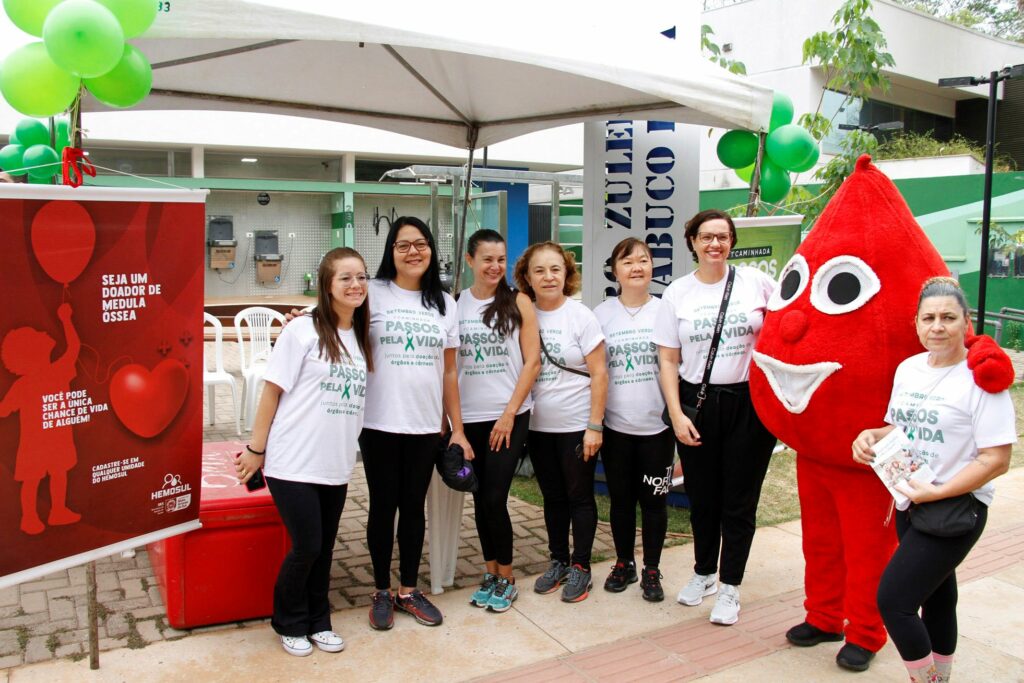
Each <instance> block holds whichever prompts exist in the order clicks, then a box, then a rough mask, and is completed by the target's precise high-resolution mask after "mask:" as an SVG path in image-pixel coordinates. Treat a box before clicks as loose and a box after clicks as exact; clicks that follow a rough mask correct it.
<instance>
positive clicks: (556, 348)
mask: <svg viewBox="0 0 1024 683" xmlns="http://www.w3.org/2000/svg"><path fill="white" fill-rule="evenodd" d="M535 308H536V307H535ZM536 310H537V323H538V325H539V326H540V336H541V343H542V344H543V345H544V347H545V348H546V349H547V352H548V354H550V355H551V357H552V358H554V359H555V360H556V361H558V362H559V363H560V364H561V365H564V366H565V367H567V368H573V369H575V370H581V371H583V372H587V361H586V355H587V354H588V353H590V352H591V351H593V350H594V349H595V348H597V345H598V344H600V343H601V342H602V341H604V335H603V334H601V324H600V323H598V322H597V318H596V317H595V316H594V313H593V311H591V310H590V309H589V308H587V307H586V306H584V305H583V304H581V303H580V302H578V301H574V300H573V299H566V300H565V303H564V304H562V305H561V306H560V307H559V308H558V309H557V310H554V311H542V310H540V309H539V308H538V309H536ZM589 420H590V378H589V377H583V376H581V375H576V374H574V373H571V372H566V371H565V370H562V369H561V368H559V367H558V366H556V365H552V364H551V362H550V361H549V360H548V357H547V354H545V353H544V352H543V351H542V352H541V354H540V375H539V376H538V377H537V382H536V383H535V384H534V385H533V413H532V414H531V415H530V429H531V430H533V431H535V432H554V433H565V432H579V431H583V430H584V429H586V428H587V422H588V421H589Z"/></svg>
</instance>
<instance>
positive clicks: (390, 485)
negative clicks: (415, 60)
mask: <svg viewBox="0 0 1024 683" xmlns="http://www.w3.org/2000/svg"><path fill="white" fill-rule="evenodd" d="M370 302H371V306H372V308H371V311H372V314H371V317H370V338H371V342H370V348H371V349H372V352H373V365H374V370H373V372H371V373H370V379H369V382H368V386H367V397H366V422H365V425H364V427H363V432H362V434H361V435H360V436H359V446H360V449H361V451H362V454H363V468H364V470H365V472H366V484H367V488H368V489H369V493H370V513H369V519H368V520H367V524H366V539H367V545H369V547H370V559H371V561H372V563H373V579H374V583H375V586H376V589H375V591H374V594H373V602H372V604H371V606H370V625H371V626H372V627H373V628H375V629H381V630H383V629H389V628H391V626H392V625H393V623H394V617H393V613H394V610H395V609H397V610H399V611H401V612H406V613H407V614H410V615H412V616H413V617H414V618H415V619H416V621H418V622H419V623H421V624H425V625H427V626H437V625H438V624H440V623H441V621H442V615H441V612H440V611H439V610H438V609H437V608H436V607H435V606H434V605H433V604H431V602H430V601H429V600H428V599H427V597H426V596H425V595H424V594H423V593H422V592H420V591H419V590H418V589H417V588H416V582H417V576H418V575H419V568H420V560H421V559H422V555H423V534H424V530H425V527H426V520H425V518H424V514H423V506H424V501H425V500H426V496H427V488H428V487H429V486H430V479H431V474H432V472H433V469H434V455H435V452H436V450H437V447H438V443H439V442H440V439H441V432H442V430H447V429H448V428H449V424H448V423H450V428H451V442H452V443H453V444H459V445H460V446H462V448H463V449H464V451H465V453H466V457H467V458H469V459H472V457H473V449H472V448H471V447H470V445H469V442H468V441H467V440H466V437H465V434H464V433H463V427H462V412H461V407H460V405H459V385H458V369H457V366H456V357H457V350H458V346H459V320H458V313H457V311H456V308H455V300H454V299H452V297H451V296H450V295H449V294H448V293H447V292H445V291H444V288H443V287H442V285H441V271H440V267H439V265H438V260H437V250H436V249H435V246H434V238H433V235H431V233H430V230H429V229H428V228H427V226H426V224H425V223H424V222H423V221H421V220H420V219H418V218H413V217H411V216H402V217H400V218H397V219H395V221H394V222H393V223H392V225H391V230H389V231H388V235H387V239H386V240H385V244H384V256H383V258H382V259H381V262H380V268H378V269H377V277H376V279H374V280H372V281H371V282H370ZM443 423H444V424H443ZM396 513H397V515H398V528H397V536H398V555H399V580H400V586H399V588H398V592H397V593H396V594H395V595H394V596H392V594H391V556H392V553H393V551H394V545H395V535H396V534H395V531H396V530H395V515H396Z"/></svg>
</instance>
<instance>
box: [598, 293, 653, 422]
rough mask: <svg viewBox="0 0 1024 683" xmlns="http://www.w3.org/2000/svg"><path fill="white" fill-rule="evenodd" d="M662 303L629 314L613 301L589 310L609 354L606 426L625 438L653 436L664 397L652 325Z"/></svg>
mask: <svg viewBox="0 0 1024 683" xmlns="http://www.w3.org/2000/svg"><path fill="white" fill-rule="evenodd" d="M664 305H665V304H664V302H663V301H662V300H661V299H658V298H656V297H651V299H650V301H648V302H647V303H646V304H644V305H643V306H642V307H641V308H640V310H638V311H635V315H630V313H629V312H627V311H626V308H625V307H624V306H623V305H622V303H621V302H620V301H619V299H618V298H613V299H608V300H607V301H605V302H603V303H601V304H600V305H599V306H598V307H597V308H595V309H594V315H595V316H597V319H598V321H599V322H600V323H601V329H602V330H603V332H604V337H605V350H606V352H607V356H608V403H607V406H606V408H605V414H604V421H605V424H606V425H608V426H609V427H611V428H612V429H614V430H615V431H617V432H622V433H624V434H637V435H649V434H658V433H660V432H662V431H664V430H665V429H667V427H666V426H665V423H664V422H662V421H661V414H662V412H663V411H664V410H665V399H664V398H663V397H662V395H661V387H660V385H659V384H658V346H657V345H656V344H655V343H654V325H655V322H656V321H657V318H658V315H659V312H660V311H661V309H662V307H663V306H664Z"/></svg>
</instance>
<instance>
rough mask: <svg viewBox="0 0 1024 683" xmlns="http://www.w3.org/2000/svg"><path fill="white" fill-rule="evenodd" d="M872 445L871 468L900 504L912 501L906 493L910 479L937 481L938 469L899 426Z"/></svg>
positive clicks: (926, 481)
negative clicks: (922, 454) (920, 452)
mask: <svg viewBox="0 0 1024 683" xmlns="http://www.w3.org/2000/svg"><path fill="white" fill-rule="evenodd" d="M871 449H872V450H873V451H874V452H875V459H874V461H873V462H872V463H871V468H872V469H873V470H874V471H875V474H877V475H878V478H879V479H881V480H882V483H883V484H885V488H887V489H889V493H891V494H892V497H893V499H894V500H895V501H896V504H897V505H899V506H900V507H903V505H905V504H906V503H908V502H909V501H910V499H909V498H907V496H906V495H905V493H904V492H905V491H908V490H909V489H910V485H909V484H908V483H907V482H908V481H909V480H911V479H913V480H914V481H919V482H924V483H927V484H930V483H932V482H933V481H935V472H933V471H932V468H930V467H929V466H928V463H927V462H925V460H924V458H922V457H921V456H920V455H918V454H916V453H914V445H913V442H911V440H910V439H909V438H907V435H906V434H904V433H903V430H902V429H900V428H899V427H897V428H896V429H893V430H892V431H891V432H889V433H888V434H886V435H885V436H884V437H883V438H881V439H879V440H878V442H877V443H876V444H875V445H874V446H872V447H871Z"/></svg>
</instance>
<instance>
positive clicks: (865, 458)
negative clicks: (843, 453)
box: [853, 429, 878, 466]
mask: <svg viewBox="0 0 1024 683" xmlns="http://www.w3.org/2000/svg"><path fill="white" fill-rule="evenodd" d="M877 442H878V439H876V438H875V432H874V430H873V429H865V430H864V431H863V432H861V433H860V434H858V435H857V438H856V439H854V440H853V461H854V462H856V463H860V464H861V465H868V466H870V465H871V463H872V462H873V461H874V459H875V452H874V451H873V450H871V448H872V446H874V445H875V444H876V443H877Z"/></svg>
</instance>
